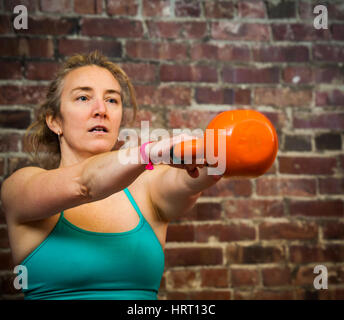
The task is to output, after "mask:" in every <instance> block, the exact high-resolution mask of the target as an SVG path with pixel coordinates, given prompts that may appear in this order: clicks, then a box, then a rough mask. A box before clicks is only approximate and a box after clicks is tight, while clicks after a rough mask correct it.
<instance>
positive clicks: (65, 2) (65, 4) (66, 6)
mask: <svg viewBox="0 0 344 320" xmlns="http://www.w3.org/2000/svg"><path fill="white" fill-rule="evenodd" d="M40 5H41V6H40V9H41V11H43V12H54V13H69V12H71V11H72V2H71V1H69V0H60V1H54V0H41V1H40Z"/></svg>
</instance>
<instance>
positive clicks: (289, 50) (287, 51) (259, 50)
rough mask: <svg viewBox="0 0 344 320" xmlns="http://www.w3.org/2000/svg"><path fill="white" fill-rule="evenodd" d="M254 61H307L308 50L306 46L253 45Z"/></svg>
mask: <svg viewBox="0 0 344 320" xmlns="http://www.w3.org/2000/svg"><path fill="white" fill-rule="evenodd" d="M252 56H253V60H254V61H259V62H307V61H309V50H308V48H307V47H306V46H301V45H300V46H295V45H288V46H264V47H262V46H255V47H253V48H252Z"/></svg>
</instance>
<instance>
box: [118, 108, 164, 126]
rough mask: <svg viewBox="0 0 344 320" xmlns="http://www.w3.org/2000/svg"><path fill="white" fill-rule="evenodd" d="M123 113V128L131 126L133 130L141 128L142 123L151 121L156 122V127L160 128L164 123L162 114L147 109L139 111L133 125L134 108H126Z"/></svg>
mask: <svg viewBox="0 0 344 320" xmlns="http://www.w3.org/2000/svg"><path fill="white" fill-rule="evenodd" d="M123 111H124V113H123V115H122V122H121V128H126V127H129V126H130V127H133V128H141V121H149V122H150V123H152V122H154V125H156V126H157V127H158V128H159V127H161V126H162V123H163V122H164V121H163V120H162V116H161V114H158V113H153V112H152V111H151V110H147V109H139V110H138V112H136V118H135V121H134V122H133V123H132V120H133V108H130V109H129V108H124V109H123Z"/></svg>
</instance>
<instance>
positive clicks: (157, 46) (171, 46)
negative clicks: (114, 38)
mask: <svg viewBox="0 0 344 320" xmlns="http://www.w3.org/2000/svg"><path fill="white" fill-rule="evenodd" d="M126 51H127V55H128V56H129V57H131V58H139V59H159V60H185V59H186V58H187V46H186V45H185V44H182V43H153V42H151V41H135V42H133V41H129V42H127V45H126Z"/></svg>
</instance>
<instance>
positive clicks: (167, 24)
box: [146, 21, 183, 39]
mask: <svg viewBox="0 0 344 320" xmlns="http://www.w3.org/2000/svg"><path fill="white" fill-rule="evenodd" d="M146 24H147V27H148V32H149V36H150V38H167V39H171V38H173V39H175V38H178V37H179V36H180V33H181V30H182V28H183V25H182V23H178V22H175V21H147V22H146Z"/></svg>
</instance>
